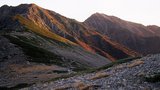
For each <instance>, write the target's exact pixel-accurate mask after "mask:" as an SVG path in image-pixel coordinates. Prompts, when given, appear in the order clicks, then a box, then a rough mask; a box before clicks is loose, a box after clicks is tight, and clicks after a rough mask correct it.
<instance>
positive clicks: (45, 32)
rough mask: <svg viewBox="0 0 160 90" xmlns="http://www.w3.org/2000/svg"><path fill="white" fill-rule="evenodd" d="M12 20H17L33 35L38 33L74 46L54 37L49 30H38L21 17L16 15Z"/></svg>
mask: <svg viewBox="0 0 160 90" xmlns="http://www.w3.org/2000/svg"><path fill="white" fill-rule="evenodd" d="M14 19H16V20H18V21H19V22H20V23H21V24H23V25H25V27H26V28H28V29H29V30H32V31H33V32H35V33H38V34H40V35H43V36H46V37H48V38H51V39H54V40H57V41H60V42H63V43H67V44H72V45H76V44H75V43H73V42H71V41H69V40H67V39H65V38H63V37H61V36H58V35H56V34H55V33H52V32H51V31H50V30H48V29H45V28H40V27H39V26H38V25H35V23H33V22H32V21H30V20H28V19H26V18H24V17H23V16H21V15H16V16H15V17H14Z"/></svg>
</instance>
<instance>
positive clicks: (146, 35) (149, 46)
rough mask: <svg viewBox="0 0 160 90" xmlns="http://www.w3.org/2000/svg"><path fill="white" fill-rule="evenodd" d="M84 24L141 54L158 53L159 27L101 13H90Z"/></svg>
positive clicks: (159, 50)
mask: <svg viewBox="0 0 160 90" xmlns="http://www.w3.org/2000/svg"><path fill="white" fill-rule="evenodd" d="M84 24H85V25H87V26H89V27H90V28H94V29H95V30H96V31H97V32H99V33H100V34H103V35H104V36H108V37H109V38H110V39H111V40H114V41H116V42H118V43H120V44H122V45H124V46H126V47H128V48H130V49H132V50H135V51H136V52H139V53H141V54H151V53H159V52H160V49H158V48H159V46H160V28H159V27H158V26H144V25H142V24H138V23H133V22H129V21H125V20H122V19H120V18H118V17H115V16H108V15H105V14H101V13H95V14H93V15H91V16H90V17H89V18H88V19H87V20H85V21H84Z"/></svg>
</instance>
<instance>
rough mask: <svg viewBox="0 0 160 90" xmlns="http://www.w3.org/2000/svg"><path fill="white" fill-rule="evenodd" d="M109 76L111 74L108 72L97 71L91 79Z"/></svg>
mask: <svg viewBox="0 0 160 90" xmlns="http://www.w3.org/2000/svg"><path fill="white" fill-rule="evenodd" d="M108 76H109V75H108V74H107V73H104V72H98V73H96V75H95V76H93V77H91V78H90V80H95V79H100V78H104V77H108Z"/></svg>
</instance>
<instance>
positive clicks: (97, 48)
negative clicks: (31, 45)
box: [0, 4, 138, 60]
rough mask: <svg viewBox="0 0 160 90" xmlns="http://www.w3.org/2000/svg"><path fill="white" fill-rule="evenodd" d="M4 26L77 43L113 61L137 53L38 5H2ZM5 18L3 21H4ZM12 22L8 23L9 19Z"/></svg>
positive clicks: (0, 22) (2, 21)
mask: <svg viewBox="0 0 160 90" xmlns="http://www.w3.org/2000/svg"><path fill="white" fill-rule="evenodd" d="M0 11H1V12H2V16H1V18H0V24H1V27H0V28H1V29H6V28H7V29H13V31H14V30H17V31H21V28H23V26H24V27H25V28H28V29H30V30H31V31H33V32H36V33H38V34H40V35H43V36H46V37H49V38H51V39H54V40H58V41H60V42H64V43H69V44H72V45H78V46H81V47H83V48H84V49H85V50H87V51H89V52H92V53H98V54H100V55H102V56H104V57H107V58H109V59H111V60H116V59H122V58H127V57H130V56H131V57H134V56H136V55H138V53H136V52H134V51H133V50H130V49H128V48H126V47H124V46H123V45H120V44H118V43H116V42H114V41H112V40H111V39H109V38H108V37H107V36H103V35H101V34H100V33H99V32H96V31H95V30H94V29H90V28H88V27H87V26H85V25H83V24H82V23H80V22H78V21H76V20H73V19H69V18H66V17H64V16H62V15H60V14H58V13H56V12H53V11H50V10H46V9H43V8H41V7H39V6H37V5H35V4H22V5H19V6H17V7H9V6H2V7H1V9H0ZM1 19H2V20H1ZM8 21H9V22H8Z"/></svg>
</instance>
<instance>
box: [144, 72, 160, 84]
mask: <svg viewBox="0 0 160 90" xmlns="http://www.w3.org/2000/svg"><path fill="white" fill-rule="evenodd" d="M145 80H146V81H147V82H151V83H155V82H160V72H159V73H154V74H152V75H149V76H146V77H145Z"/></svg>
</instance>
